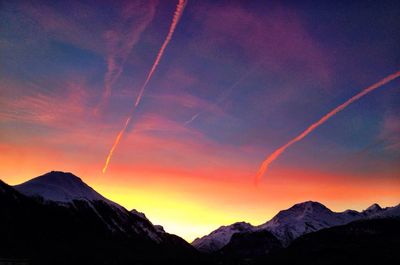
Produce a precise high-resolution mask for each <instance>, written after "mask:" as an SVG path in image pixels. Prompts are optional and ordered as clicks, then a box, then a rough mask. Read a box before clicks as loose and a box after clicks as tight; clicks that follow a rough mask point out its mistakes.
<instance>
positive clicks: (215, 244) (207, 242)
mask: <svg viewBox="0 0 400 265" xmlns="http://www.w3.org/2000/svg"><path fill="white" fill-rule="evenodd" d="M253 229H254V227H253V226H252V225H251V224H249V223H245V222H238V223H234V224H232V225H229V226H221V227H220V228H218V229H216V230H215V231H213V232H212V233H211V234H209V235H206V236H204V237H202V238H196V239H195V240H194V241H193V242H192V245H193V246H194V247H195V248H196V249H197V250H199V251H201V252H205V253H211V252H214V251H217V250H220V249H221V248H222V247H223V246H225V245H226V244H228V243H229V241H230V240H231V237H232V235H233V234H235V233H243V232H250V231H252V230H253Z"/></svg>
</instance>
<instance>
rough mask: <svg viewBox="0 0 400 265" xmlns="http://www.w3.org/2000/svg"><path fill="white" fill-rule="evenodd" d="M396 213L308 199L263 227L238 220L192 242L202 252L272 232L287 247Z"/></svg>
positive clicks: (376, 207)
mask: <svg viewBox="0 0 400 265" xmlns="http://www.w3.org/2000/svg"><path fill="white" fill-rule="evenodd" d="M393 216H400V205H398V206H395V207H388V208H384V209H383V208H381V207H380V206H379V205H378V204H373V205H371V206H370V207H368V208H367V209H366V210H364V211H362V212H358V211H354V210H346V211H344V212H333V211H331V210H330V209H328V208H327V207H326V206H324V205H323V204H321V203H319V202H313V201H306V202H303V203H298V204H295V205H293V206H292V207H290V208H289V209H286V210H282V211H280V212H279V213H278V214H277V215H275V216H274V217H273V218H272V219H271V220H270V221H268V222H266V223H264V224H262V225H259V226H251V225H250V224H247V225H246V227H245V228H244V229H235V227H236V226H237V224H238V223H235V224H232V225H229V226H223V227H221V228H219V229H217V230H215V231H213V232H212V233H210V234H209V235H206V236H204V237H202V238H199V239H196V240H195V241H193V243H192V245H193V246H194V247H195V248H197V249H198V250H199V251H202V252H207V253H210V252H215V251H218V250H220V249H222V248H223V247H224V246H226V245H227V244H228V243H229V241H230V239H231V238H232V236H233V235H234V234H235V233H243V232H246V233H247V232H253V233H254V232H259V231H268V232H271V233H272V234H273V235H274V236H275V237H276V238H277V239H278V240H279V241H280V242H281V244H282V245H283V246H284V247H286V246H288V245H289V244H290V243H291V242H292V241H293V240H295V239H296V238H298V237H300V236H302V235H304V234H308V233H311V232H316V231H319V230H321V229H324V228H329V227H334V226H338V225H344V224H347V223H350V222H352V221H356V220H361V219H368V218H370V219H371V218H386V217H393ZM239 224H240V223H239Z"/></svg>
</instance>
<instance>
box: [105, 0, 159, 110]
mask: <svg viewBox="0 0 400 265" xmlns="http://www.w3.org/2000/svg"><path fill="white" fill-rule="evenodd" d="M121 8H122V10H120V12H121V16H120V18H119V21H118V22H116V23H115V24H113V29H110V30H107V31H106V32H105V33H104V39H105V40H106V44H107V45H106V46H107V56H106V61H107V71H106V73H105V75H104V93H103V96H102V100H101V102H100V104H99V106H98V108H101V107H102V106H103V105H104V104H106V102H107V100H108V98H109V97H110V95H111V91H112V87H113V85H114V84H115V83H116V82H117V80H118V78H119V77H120V75H121V74H122V72H123V70H124V65H125V63H126V61H127V59H128V57H129V54H130V53H131V50H132V48H133V46H134V45H135V44H136V43H137V42H138V41H139V39H140V35H141V34H142V32H143V31H144V30H145V29H146V28H147V26H148V25H149V23H150V22H151V21H152V20H153V18H154V14H155V10H156V3H155V2H154V1H141V2H126V3H125V4H124V6H122V7H121Z"/></svg>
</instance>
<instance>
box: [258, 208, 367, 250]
mask: <svg viewBox="0 0 400 265" xmlns="http://www.w3.org/2000/svg"><path fill="white" fill-rule="evenodd" d="M363 217H364V215H363V214H362V213H359V212H356V211H349V210H348V211H345V212H342V213H336V212H333V211H331V210H330V209H328V208H327V207H326V206H324V205H323V204H321V203H319V202H313V201H307V202H303V203H298V204H295V205H293V206H292V207H290V208H289V209H287V210H283V211H280V212H279V213H278V214H277V215H276V216H274V217H273V218H272V219H271V220H270V221H268V222H266V223H265V224H262V225H260V226H258V227H257V230H267V231H270V232H271V233H272V234H274V235H275V236H276V237H277V238H278V239H279V240H280V241H281V242H282V244H283V245H284V246H287V245H289V244H290V243H291V242H292V241H293V240H294V239H296V238H298V237H299V236H301V235H304V234H307V233H310V232H315V231H318V230H321V229H323V228H328V227H332V226H337V225H342V224H346V223H349V222H351V221H354V220H357V219H360V218H363Z"/></svg>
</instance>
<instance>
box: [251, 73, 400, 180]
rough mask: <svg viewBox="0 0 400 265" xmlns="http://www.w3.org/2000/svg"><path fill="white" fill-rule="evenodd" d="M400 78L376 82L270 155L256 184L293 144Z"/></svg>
mask: <svg viewBox="0 0 400 265" xmlns="http://www.w3.org/2000/svg"><path fill="white" fill-rule="evenodd" d="M399 76H400V71H398V72H395V73H393V74H391V75H389V76H387V77H385V78H384V79H382V80H380V81H378V82H376V83H375V84H373V85H371V86H369V87H367V88H365V89H364V90H362V91H361V92H359V93H358V94H356V95H355V96H353V97H351V98H350V99H348V100H347V101H345V102H344V103H342V104H341V105H339V106H337V107H336V108H334V109H333V110H331V111H330V112H328V113H327V114H325V115H324V116H323V117H322V118H321V119H319V120H318V121H317V122H315V123H313V124H311V125H310V126H309V127H308V128H307V129H305V130H304V131H303V132H302V133H300V134H299V135H298V136H296V137H295V138H293V139H292V140H290V141H289V142H288V143H286V144H285V145H283V146H281V147H279V148H278V149H276V150H275V151H274V152H273V153H272V154H270V155H269V156H268V157H267V158H266V159H265V160H264V162H263V163H262V164H261V166H260V169H259V170H258V172H257V174H256V176H255V183H256V184H258V183H259V182H260V181H261V178H262V176H263V175H264V173H265V172H266V171H267V170H268V168H269V166H270V164H271V163H272V162H273V161H274V160H275V159H277V158H278V157H279V156H280V155H281V154H282V153H283V152H284V151H285V150H286V149H287V148H288V147H290V146H291V145H292V144H294V143H296V142H298V141H300V140H302V139H303V138H304V137H306V136H307V135H309V134H310V133H311V132H312V131H314V130H315V129H316V128H317V127H319V126H320V125H322V124H324V123H325V122H326V121H328V120H329V119H330V118H331V117H332V116H334V115H335V114H336V113H338V112H340V111H342V110H344V109H345V108H346V107H347V106H349V105H350V104H352V103H353V102H354V101H357V100H359V99H360V98H362V97H363V96H365V95H367V94H368V93H370V92H372V91H374V90H375V89H378V88H380V87H381V86H383V85H385V84H387V83H389V82H390V81H393V80H394V79H396V78H398V77H399Z"/></svg>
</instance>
